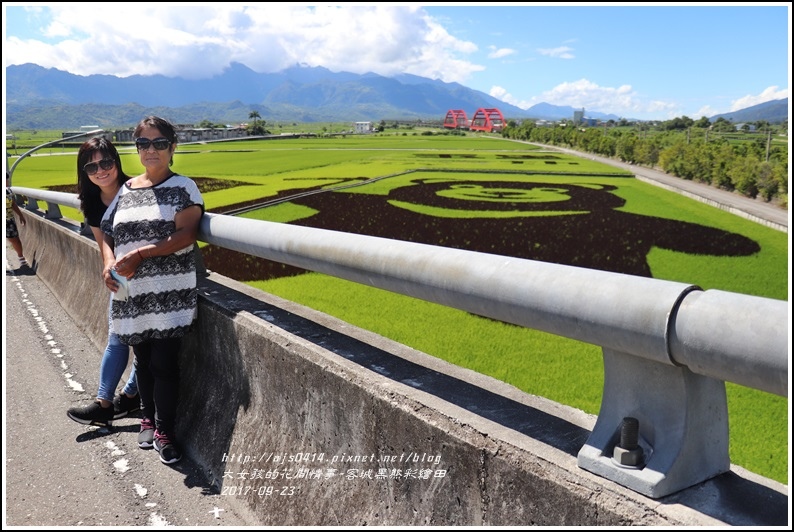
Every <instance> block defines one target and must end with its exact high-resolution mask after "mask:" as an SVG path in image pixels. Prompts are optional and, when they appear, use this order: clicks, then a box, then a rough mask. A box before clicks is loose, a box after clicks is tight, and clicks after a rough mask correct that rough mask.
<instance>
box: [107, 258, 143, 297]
mask: <svg viewBox="0 0 794 532" xmlns="http://www.w3.org/2000/svg"><path fill="white" fill-rule="evenodd" d="M141 262H143V255H141V253H140V252H139V251H138V250H137V249H133V250H132V251H130V252H128V253H127V254H126V255H124V256H123V257H121V258H120V259H119V260H117V261H116V264H115V267H114V268H115V270H116V273H118V274H119V275H122V276H124V277H126V278H127V279H132V277H133V276H134V275H135V270H137V269H138V266H140V265H141ZM117 288H118V287H117ZM114 291H115V290H114Z"/></svg>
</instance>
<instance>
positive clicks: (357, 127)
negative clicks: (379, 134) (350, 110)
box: [353, 122, 372, 133]
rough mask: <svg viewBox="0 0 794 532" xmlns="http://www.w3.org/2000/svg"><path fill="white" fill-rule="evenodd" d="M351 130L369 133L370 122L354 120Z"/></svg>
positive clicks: (370, 129)
mask: <svg viewBox="0 0 794 532" xmlns="http://www.w3.org/2000/svg"><path fill="white" fill-rule="evenodd" d="M353 131H354V132H356V133H371V132H372V122H356V123H355V124H353Z"/></svg>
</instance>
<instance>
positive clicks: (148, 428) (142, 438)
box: [138, 417, 154, 449]
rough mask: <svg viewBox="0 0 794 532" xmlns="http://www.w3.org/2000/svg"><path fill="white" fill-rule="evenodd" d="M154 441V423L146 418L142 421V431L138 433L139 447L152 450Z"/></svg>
mask: <svg viewBox="0 0 794 532" xmlns="http://www.w3.org/2000/svg"><path fill="white" fill-rule="evenodd" d="M153 440H154V422H153V421H152V420H151V419H149V418H148V417H145V418H143V419H141V431H140V432H139V433H138V447H140V448H141V449H151V448H152V445H153V443H152V441H153Z"/></svg>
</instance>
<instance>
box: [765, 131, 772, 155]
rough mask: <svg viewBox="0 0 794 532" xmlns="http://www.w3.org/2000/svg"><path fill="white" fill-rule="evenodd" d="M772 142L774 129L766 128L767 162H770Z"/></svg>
mask: <svg viewBox="0 0 794 532" xmlns="http://www.w3.org/2000/svg"><path fill="white" fill-rule="evenodd" d="M771 143H772V130H771V129H768V128H767V130H766V162H769V145H770V144H771Z"/></svg>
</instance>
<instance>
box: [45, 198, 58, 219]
mask: <svg viewBox="0 0 794 532" xmlns="http://www.w3.org/2000/svg"><path fill="white" fill-rule="evenodd" d="M44 217H45V218H46V219H48V220H60V219H61V218H62V215H61V208H60V207H59V206H58V204H57V203H52V202H50V201H48V202H47V213H46V214H45V215H44Z"/></svg>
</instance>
